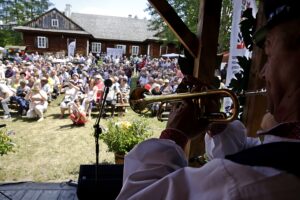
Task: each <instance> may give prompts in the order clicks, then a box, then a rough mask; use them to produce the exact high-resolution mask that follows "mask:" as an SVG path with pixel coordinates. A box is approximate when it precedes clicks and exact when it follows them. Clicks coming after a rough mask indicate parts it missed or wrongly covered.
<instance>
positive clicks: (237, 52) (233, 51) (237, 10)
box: [226, 0, 257, 87]
mask: <svg viewBox="0 0 300 200" xmlns="http://www.w3.org/2000/svg"><path fill="white" fill-rule="evenodd" d="M232 3H233V15H232V17H233V18H232V25H231V36H230V52H229V55H230V56H229V60H228V67H227V75H226V86H227V87H228V86H229V84H230V81H231V79H232V78H235V76H234V75H235V74H236V73H239V72H240V70H241V68H240V66H239V64H238V60H237V56H246V57H248V58H249V57H251V52H249V51H248V49H247V48H246V47H245V44H244V40H243V37H242V33H241V30H240V23H241V21H242V14H243V12H244V11H245V10H246V9H247V8H252V15H253V17H254V18H255V17H256V13H257V7H256V4H255V0H233V1H232Z"/></svg>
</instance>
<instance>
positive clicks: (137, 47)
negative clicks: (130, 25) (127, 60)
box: [131, 46, 140, 55]
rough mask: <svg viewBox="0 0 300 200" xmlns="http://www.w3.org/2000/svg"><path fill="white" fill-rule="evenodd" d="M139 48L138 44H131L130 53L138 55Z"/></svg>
mask: <svg viewBox="0 0 300 200" xmlns="http://www.w3.org/2000/svg"><path fill="white" fill-rule="evenodd" d="M139 50H140V47H139V46H132V48H131V54H132V55H138V54H139Z"/></svg>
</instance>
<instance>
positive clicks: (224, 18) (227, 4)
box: [218, 0, 233, 53]
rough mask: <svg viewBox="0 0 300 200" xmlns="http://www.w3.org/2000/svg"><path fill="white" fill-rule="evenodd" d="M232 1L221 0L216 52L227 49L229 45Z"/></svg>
mask: <svg viewBox="0 0 300 200" xmlns="http://www.w3.org/2000/svg"><path fill="white" fill-rule="evenodd" d="M232 10H233V6H232V1H231V0H223V3H222V10H221V22H220V29H219V47H218V52H220V53H221V52H224V51H229V46H230V34H231V24H232Z"/></svg>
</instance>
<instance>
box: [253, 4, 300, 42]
mask: <svg viewBox="0 0 300 200" xmlns="http://www.w3.org/2000/svg"><path fill="white" fill-rule="evenodd" d="M263 6H264V14H265V17H266V19H267V23H266V25H264V26H263V27H261V28H260V29H259V30H257V31H256V33H255V34H254V36H253V40H254V43H255V44H256V45H257V46H259V47H262V46H263V45H264V41H265V39H266V35H267V32H268V31H269V30H270V29H272V28H273V27H274V26H276V25H278V24H280V23H283V22H286V21H289V20H292V19H296V18H299V17H300V11H299V8H300V7H299V6H300V1H299V0H264V2H263Z"/></svg>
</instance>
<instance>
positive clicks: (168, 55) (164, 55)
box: [161, 53, 184, 58]
mask: <svg viewBox="0 0 300 200" xmlns="http://www.w3.org/2000/svg"><path fill="white" fill-rule="evenodd" d="M161 56H162V57H164V58H178V57H179V56H181V57H184V55H181V54H178V53H167V54H163V55H161Z"/></svg>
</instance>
